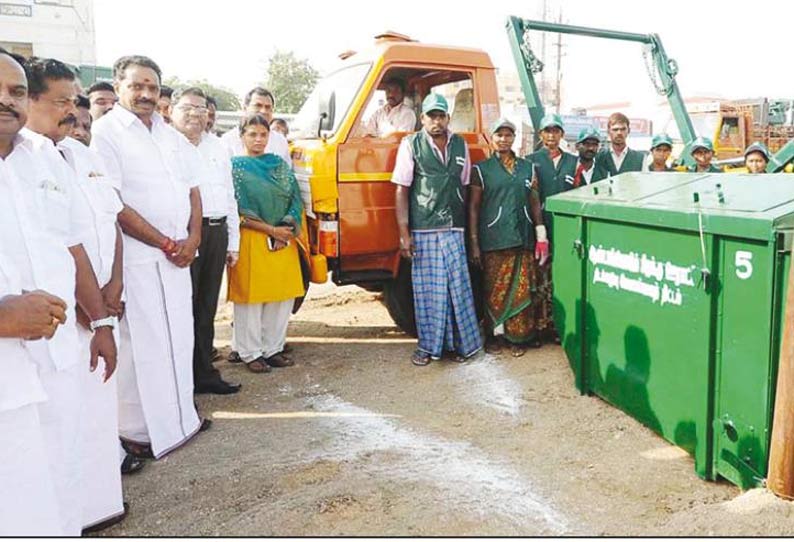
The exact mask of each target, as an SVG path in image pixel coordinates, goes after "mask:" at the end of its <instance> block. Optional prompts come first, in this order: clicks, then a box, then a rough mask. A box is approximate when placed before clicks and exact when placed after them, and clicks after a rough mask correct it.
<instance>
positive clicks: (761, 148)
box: [744, 141, 770, 162]
mask: <svg viewBox="0 0 794 542" xmlns="http://www.w3.org/2000/svg"><path fill="white" fill-rule="evenodd" d="M751 152H760V153H761V154H763V155H764V158H766V161H767V162H769V156H770V155H769V149H767V148H766V145H764V144H763V143H761V142H760V141H756V142H755V143H753V144H752V145H750V146H749V147H747V149H745V151H744V157H745V158H747V155H748V154H750V153H751Z"/></svg>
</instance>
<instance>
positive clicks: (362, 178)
mask: <svg viewBox="0 0 794 542" xmlns="http://www.w3.org/2000/svg"><path fill="white" fill-rule="evenodd" d="M395 79H397V80H400V81H402V83H403V84H404V85H405V93H404V98H403V107H405V108H409V109H411V110H412V111H413V114H414V117H415V121H414V125H413V127H412V128H411V129H410V130H400V131H392V130H388V129H387V130H386V131H385V132H381V131H379V130H377V129H375V130H373V129H372V122H371V121H372V119H373V116H374V115H376V114H378V111H379V110H385V108H384V106H385V105H386V93H385V91H384V87H385V84H386V82H390V81H393V80H395ZM429 92H437V93H439V94H442V95H444V96H445V97H447V99H448V100H449V102H450V108H451V111H452V120H451V123H450V126H451V128H452V129H453V130H455V131H456V132H457V133H460V134H461V135H462V136H463V137H464V138H465V139H466V140H467V142H468V143H469V145H470V148H471V147H472V146H473V147H476V148H477V150H476V151H473V152H472V160H479V159H482V157H483V156H484V154H485V151H484V148H485V146H486V145H487V142H486V141H485V139H484V137H483V136H482V135H481V134H480V131H481V128H480V126H479V119H478V117H479V115H477V112H478V108H477V107H476V99H477V95H476V89H475V88H474V77H473V74H472V73H471V72H467V71H463V70H451V69H443V68H438V67H432V68H418V67H406V66H394V67H389V68H388V69H385V70H384V72H383V74H382V76H381V78H380V79H379V82H378V83H377V85H376V86H375V88H374V90H373V92H372V93H371V95H370V97H369V99H368V101H367V102H366V105H365V106H364V107H362V109H361V111H360V112H359V114H358V117H357V120H356V123H355V126H354V128H353V129H352V130H351V132H350V134H349V136H348V138H347V139H346V141H344V142H343V143H341V144H340V145H339V156H338V159H339V162H338V164H339V165H338V192H339V249H340V250H339V268H338V279H337V280H338V281H339V282H342V283H362V282H383V281H387V280H391V279H392V278H394V277H395V276H396V275H397V272H398V268H399V266H400V257H399V234H398V230H397V220H396V216H395V213H394V192H395V190H394V185H393V184H392V183H391V174H392V171H393V170H394V165H395V161H396V157H397V150H398V149H399V146H400V142H401V141H402V139H403V137H405V136H406V135H408V134H409V133H411V132H413V131H415V130H418V129H420V127H421V123H420V112H419V109H420V105H421V102H422V100H423V99H424V97H425V96H426V95H427V94H428V93H429ZM456 100H457V101H456ZM382 115H383V113H382V111H381V116H382ZM368 125H369V129H368V128H367V126H368Z"/></svg>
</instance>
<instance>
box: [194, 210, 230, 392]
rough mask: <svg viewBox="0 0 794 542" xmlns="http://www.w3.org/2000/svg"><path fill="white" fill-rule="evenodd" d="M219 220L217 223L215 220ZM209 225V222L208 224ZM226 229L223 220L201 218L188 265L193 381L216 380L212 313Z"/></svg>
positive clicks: (222, 265)
mask: <svg viewBox="0 0 794 542" xmlns="http://www.w3.org/2000/svg"><path fill="white" fill-rule="evenodd" d="M218 222H220V223H218ZM211 224H213V225H211ZM228 245H229V231H228V229H227V226H226V221H225V220H222V221H217V220H212V221H210V220H209V219H206V218H205V219H204V220H203V223H202V226H201V246H199V255H198V257H197V258H196V259H195V260H194V261H193V263H192V264H191V266H190V276H191V278H192V279H193V331H194V336H195V342H194V344H193V383H194V384H195V385H200V384H207V383H209V382H212V381H214V380H218V379H220V373H219V372H218V370H217V369H216V368H215V367H213V365H212V343H213V341H214V339H215V313H216V312H217V310H218V297H219V295H220V290H221V281H222V280H223V270H224V268H225V267H226V251H227V248H228Z"/></svg>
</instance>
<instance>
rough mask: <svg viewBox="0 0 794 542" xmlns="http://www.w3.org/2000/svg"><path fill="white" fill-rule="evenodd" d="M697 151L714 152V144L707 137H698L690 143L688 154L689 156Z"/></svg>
mask: <svg viewBox="0 0 794 542" xmlns="http://www.w3.org/2000/svg"><path fill="white" fill-rule="evenodd" d="M698 149H706V150H707V151H711V152H714V143H712V142H711V140H710V139H709V138H707V137H698V138H696V139H695V140H694V141H693V142H692V146H691V147H690V148H689V152H690V154H691V153H694V152H695V151H696V150H698Z"/></svg>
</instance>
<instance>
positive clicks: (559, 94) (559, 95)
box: [554, 8, 562, 115]
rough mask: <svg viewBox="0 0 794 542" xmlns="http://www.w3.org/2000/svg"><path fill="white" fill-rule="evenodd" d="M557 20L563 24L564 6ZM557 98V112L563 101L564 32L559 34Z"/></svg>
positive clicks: (555, 90) (555, 101) (555, 103)
mask: <svg viewBox="0 0 794 542" xmlns="http://www.w3.org/2000/svg"><path fill="white" fill-rule="evenodd" d="M557 22H558V23H559V24H562V8H560V14H559V16H558V18H557ZM554 92H555V95H556V96H555V99H554V106H555V108H556V110H557V114H558V115H559V113H560V104H561V103H562V34H557V84H556V85H555V89H554Z"/></svg>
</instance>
